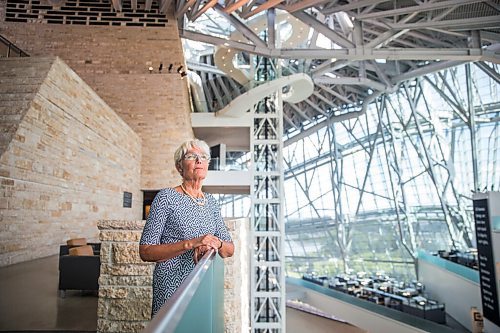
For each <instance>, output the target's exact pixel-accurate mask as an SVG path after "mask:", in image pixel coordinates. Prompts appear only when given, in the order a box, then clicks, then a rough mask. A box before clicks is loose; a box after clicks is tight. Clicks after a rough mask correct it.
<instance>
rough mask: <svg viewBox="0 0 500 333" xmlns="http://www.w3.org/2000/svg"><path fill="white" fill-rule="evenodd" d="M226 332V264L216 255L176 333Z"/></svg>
mask: <svg viewBox="0 0 500 333" xmlns="http://www.w3.org/2000/svg"><path fill="white" fill-rule="evenodd" d="M185 332H206V333H208V332H211V333H222V332H224V264H223V262H222V259H221V258H220V257H219V256H218V255H216V257H215V259H214V262H213V263H212V265H210V268H209V269H208V271H207V273H206V274H205V277H204V278H203V280H202V281H201V283H200V285H199V286H198V288H197V289H196V292H195V293H194V295H193V298H192V299H191V302H189V305H188V306H187V308H186V312H184V316H182V318H181V320H180V322H179V324H178V325H177V328H176V330H175V333H185Z"/></svg>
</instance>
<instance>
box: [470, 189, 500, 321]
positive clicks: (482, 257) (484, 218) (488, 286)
mask: <svg viewBox="0 0 500 333" xmlns="http://www.w3.org/2000/svg"><path fill="white" fill-rule="evenodd" d="M474 220H475V223H476V242H477V254H478V262H479V280H480V284H481V302H482V305H483V316H484V317H485V318H487V319H489V320H491V321H492V322H493V323H495V324H496V325H499V326H500V317H499V311H498V294H497V285H496V278H495V259H494V257H493V243H492V240H491V226H490V220H489V213H488V199H479V200H474Z"/></svg>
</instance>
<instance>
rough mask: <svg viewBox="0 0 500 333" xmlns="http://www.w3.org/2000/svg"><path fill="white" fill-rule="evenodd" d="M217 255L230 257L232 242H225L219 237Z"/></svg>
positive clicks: (232, 251) (232, 252) (231, 254)
mask: <svg viewBox="0 0 500 333" xmlns="http://www.w3.org/2000/svg"><path fill="white" fill-rule="evenodd" d="M219 241H220V243H219V246H220V248H219V249H218V250H219V255H220V256H221V258H227V257H232V256H233V254H234V244H233V242H225V241H223V240H222V239H219Z"/></svg>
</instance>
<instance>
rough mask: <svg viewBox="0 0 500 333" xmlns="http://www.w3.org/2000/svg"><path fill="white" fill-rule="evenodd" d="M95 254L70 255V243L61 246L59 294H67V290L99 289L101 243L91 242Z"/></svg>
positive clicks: (62, 295)
mask: <svg viewBox="0 0 500 333" xmlns="http://www.w3.org/2000/svg"><path fill="white" fill-rule="evenodd" d="M88 245H91V246H92V249H93V252H94V255H91V256H70V255H69V248H70V246H68V245H61V246H60V248H59V294H60V296H61V297H64V296H65V291H66V290H90V291H97V290H99V283H98V280H99V274H100V271H101V257H100V250H101V244H100V243H89V244H88Z"/></svg>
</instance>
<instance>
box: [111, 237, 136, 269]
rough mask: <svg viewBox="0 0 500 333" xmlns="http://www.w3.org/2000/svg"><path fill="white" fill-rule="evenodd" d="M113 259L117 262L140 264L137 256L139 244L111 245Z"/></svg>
mask: <svg viewBox="0 0 500 333" xmlns="http://www.w3.org/2000/svg"><path fill="white" fill-rule="evenodd" d="M112 249H113V260H114V262H115V263H117V264H141V263H143V261H142V259H141V257H140V256H139V244H138V243H137V242H134V243H123V244H121V243H118V244H113V245H112Z"/></svg>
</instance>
